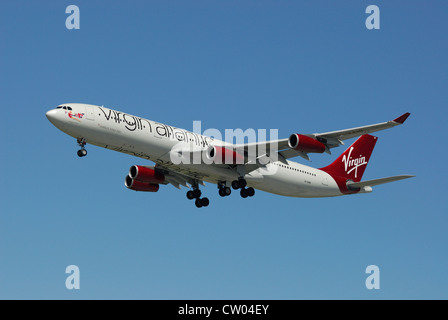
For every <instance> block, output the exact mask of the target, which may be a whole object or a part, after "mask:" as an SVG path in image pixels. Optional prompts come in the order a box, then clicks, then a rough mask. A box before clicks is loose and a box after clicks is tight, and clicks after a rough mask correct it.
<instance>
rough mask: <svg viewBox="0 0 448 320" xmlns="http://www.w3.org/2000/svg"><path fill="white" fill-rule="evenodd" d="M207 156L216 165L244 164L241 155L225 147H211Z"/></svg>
mask: <svg viewBox="0 0 448 320" xmlns="http://www.w3.org/2000/svg"><path fill="white" fill-rule="evenodd" d="M206 155H207V158H208V159H209V160H212V161H213V162H214V163H216V164H244V157H243V156H242V155H241V154H239V153H237V152H235V151H233V150H231V149H227V148H224V147H219V146H210V147H209V148H208V149H207V152H206Z"/></svg>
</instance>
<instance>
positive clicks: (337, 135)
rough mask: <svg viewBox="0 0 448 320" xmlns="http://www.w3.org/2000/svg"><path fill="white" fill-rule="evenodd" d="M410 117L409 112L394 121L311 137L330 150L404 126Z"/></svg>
mask: <svg viewBox="0 0 448 320" xmlns="http://www.w3.org/2000/svg"><path fill="white" fill-rule="evenodd" d="M409 116H410V113H409V112H407V113H405V114H403V115H401V116H399V117H398V118H396V119H394V120H392V121H387V122H382V123H377V124H371V125H368V126H363V127H357V128H351V129H345V130H338V131H330V132H323V133H314V134H312V135H310V136H312V137H315V138H316V139H318V140H320V141H321V142H323V143H325V145H326V146H327V147H328V148H334V147H338V146H340V145H342V144H344V143H343V142H342V141H343V140H347V139H351V138H355V137H359V136H362V135H363V134H368V133H373V132H377V131H381V130H384V129H389V128H392V127H395V126H399V125H401V124H403V123H404V122H405V121H406V119H407V118H408V117H409Z"/></svg>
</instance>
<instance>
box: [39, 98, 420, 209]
mask: <svg viewBox="0 0 448 320" xmlns="http://www.w3.org/2000/svg"><path fill="white" fill-rule="evenodd" d="M409 115H410V113H405V114H403V115H401V116H400V117H398V118H396V119H394V120H392V121H387V122H383V123H378V124H373V125H367V126H362V127H355V128H350V129H344V130H338V131H331V132H323V133H314V134H299V133H293V134H291V135H290V136H289V138H285V139H275V140H270V141H263V142H250V143H243V144H233V143H228V142H224V141H220V140H217V139H214V138H213V137H208V136H205V135H201V134H198V133H194V132H189V131H187V130H184V129H179V128H175V127H172V126H169V125H166V124H163V123H159V122H155V121H152V120H147V119H144V118H140V117H137V116H133V115H130V114H127V113H123V112H119V111H115V110H111V109H108V108H106V107H104V106H96V105H91V104H83V103H65V104H61V105H59V106H57V107H56V108H54V109H52V110H49V111H48V112H47V113H46V117H47V118H48V120H49V121H50V122H51V123H52V124H53V125H54V126H55V127H56V128H58V129H59V130H61V131H63V132H64V133H66V134H68V135H69V136H71V137H73V138H75V139H76V141H77V144H78V146H79V147H80V149H79V150H78V151H77V154H78V156H79V157H81V158H82V157H85V156H86V155H87V150H86V144H87V143H89V144H92V145H95V146H99V147H103V148H106V149H110V150H114V151H118V152H122V153H125V154H129V155H132V156H136V157H139V158H142V159H145V160H150V161H152V162H154V163H155V165H133V166H132V167H131V168H130V169H129V173H128V175H127V176H126V178H125V186H126V187H127V188H128V189H131V190H134V191H141V192H157V191H158V190H159V187H160V185H168V184H171V185H173V186H174V187H176V188H178V189H181V186H184V187H187V188H189V189H190V190H188V192H187V194H186V195H187V198H188V199H189V200H195V201H194V202H195V205H196V207H198V208H201V207H207V206H208V205H209V203H210V201H209V199H208V198H206V197H202V192H201V190H200V185H202V186H205V183H204V182H208V183H212V184H216V185H217V186H218V192H219V195H220V196H221V197H226V196H229V195H230V194H231V192H232V189H233V190H239V191H240V195H241V197H243V198H247V197H253V196H254V194H255V189H258V190H262V191H265V192H269V193H273V194H277V195H281V196H288V197H298V198H320V197H335V196H342V195H350V194H360V193H368V192H371V191H372V187H374V186H377V185H380V184H384V183H389V182H393V181H398V180H402V179H407V178H411V177H414V176H413V175H398V176H392V177H386V178H380V179H374V180H368V181H361V179H362V176H363V174H364V171H365V169H366V166H367V164H368V162H369V159H370V156H371V154H372V151H373V149H374V147H375V144H376V142H377V140H378V138H377V137H375V136H372V135H370V133H373V132H377V131H380V130H384V129H388V128H392V127H395V126H398V125H401V124H403V123H404V122H405V121H406V119H407V118H408V117H409ZM355 137H359V138H358V139H357V140H356V141H355V142H354V143H353V144H352V145H351V146H350V147H349V148H348V149H347V150H345V152H344V153H342V154H341V155H340V156H339V157H338V158H337V159H336V160H335V161H334V162H333V163H331V164H330V165H328V166H326V167H323V168H320V169H317V168H312V167H309V166H306V165H303V164H300V163H298V162H293V161H290V160H289V159H290V158H293V157H297V156H300V157H302V158H304V159H307V160H309V155H308V154H310V153H317V154H322V153H324V152H326V153H329V154H331V149H332V148H335V147H339V146H341V145H344V140H347V139H351V138H355Z"/></svg>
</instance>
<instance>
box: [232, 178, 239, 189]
mask: <svg viewBox="0 0 448 320" xmlns="http://www.w3.org/2000/svg"><path fill="white" fill-rule="evenodd" d="M232 188H233V190H238V189H239V188H240V184H239V183H238V180H233V181H232Z"/></svg>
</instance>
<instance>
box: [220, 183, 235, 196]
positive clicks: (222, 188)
mask: <svg viewBox="0 0 448 320" xmlns="http://www.w3.org/2000/svg"><path fill="white" fill-rule="evenodd" d="M218 190H219V191H218V193H219V195H220V196H221V197H228V196H230V194H231V193H232V189H230V188H229V187H226V185H225V183H223V182H220V183H218Z"/></svg>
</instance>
